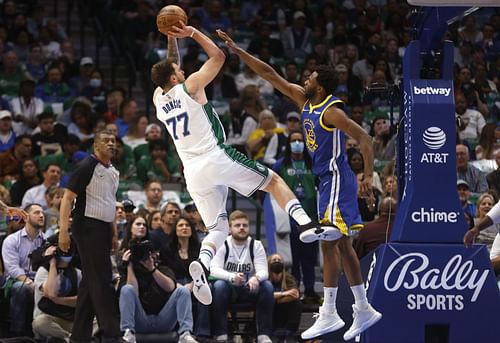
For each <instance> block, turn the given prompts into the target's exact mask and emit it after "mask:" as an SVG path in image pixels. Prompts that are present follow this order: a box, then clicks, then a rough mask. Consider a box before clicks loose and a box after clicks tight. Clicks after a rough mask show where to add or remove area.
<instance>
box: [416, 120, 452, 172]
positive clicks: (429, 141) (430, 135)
mask: <svg viewBox="0 0 500 343" xmlns="http://www.w3.org/2000/svg"><path fill="white" fill-rule="evenodd" d="M422 140H423V142H424V144H425V146H426V147H428V148H429V149H431V150H438V149H441V148H442V147H443V146H444V145H445V143H446V133H444V131H443V130H442V129H441V128H439V127H437V126H431V127H428V128H427V129H426V130H425V131H424V134H423V136H422ZM447 160H448V153H442V152H424V153H423V154H422V157H421V158H420V163H446V161H447Z"/></svg>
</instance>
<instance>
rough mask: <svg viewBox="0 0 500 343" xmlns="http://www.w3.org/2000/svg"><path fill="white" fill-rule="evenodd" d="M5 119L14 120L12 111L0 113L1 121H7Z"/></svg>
mask: <svg viewBox="0 0 500 343" xmlns="http://www.w3.org/2000/svg"><path fill="white" fill-rule="evenodd" d="M5 118H11V119H12V114H11V113H10V111H7V110H2V111H0V119H5Z"/></svg>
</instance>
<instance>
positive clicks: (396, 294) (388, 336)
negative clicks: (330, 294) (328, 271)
mask: <svg viewBox="0 0 500 343" xmlns="http://www.w3.org/2000/svg"><path fill="white" fill-rule="evenodd" d="M363 264H364V268H363V270H364V271H365V275H364V279H365V280H366V286H367V289H368V299H369V300H370V303H372V304H373V305H374V307H375V308H377V309H378V310H379V311H380V312H381V313H383V315H384V316H383V318H382V320H381V321H380V322H379V323H377V325H375V326H373V327H372V328H370V329H369V330H367V331H366V333H365V334H363V340H362V341H363V342H371V343H375V342H380V343H390V342H394V343H401V342H405V343H411V342H415V343H417V342H418V343H422V342H426V341H427V339H426V335H434V337H436V335H437V336H439V337H440V338H441V339H443V340H440V341H439V342H453V343H460V342H464V343H466V342H469V343H470V342H495V341H498V334H497V333H495V332H494V330H492V329H491V328H494V327H496V325H497V324H498V318H500V292H499V291H498V287H497V284H496V282H495V278H494V274H493V273H492V272H491V265H490V263H489V259H488V251H487V249H486V247H485V246H484V245H474V246H473V247H472V248H465V247H464V246H463V245H460V244H408V243H388V244H384V245H382V246H380V247H379V248H378V249H377V250H376V252H375V253H374V254H373V255H372V257H371V258H370V259H366V260H363ZM446 338H447V339H446Z"/></svg>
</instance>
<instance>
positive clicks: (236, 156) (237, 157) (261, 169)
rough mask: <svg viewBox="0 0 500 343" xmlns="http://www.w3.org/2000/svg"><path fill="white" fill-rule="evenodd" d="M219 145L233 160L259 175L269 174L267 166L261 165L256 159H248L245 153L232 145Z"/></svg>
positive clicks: (265, 175)
mask: <svg viewBox="0 0 500 343" xmlns="http://www.w3.org/2000/svg"><path fill="white" fill-rule="evenodd" d="M220 147H221V148H222V149H223V150H224V152H225V153H226V155H227V156H228V157H229V158H230V159H231V160H233V161H234V162H236V163H238V164H240V165H242V166H244V167H245V168H247V169H250V170H252V171H254V172H256V173H257V174H259V175H261V176H264V177H267V175H268V174H269V170H268V168H267V167H265V166H263V165H262V164H260V163H259V162H257V161H254V160H251V159H249V158H248V157H247V156H246V155H244V154H242V153H241V152H239V151H238V150H236V149H235V148H233V147H232V146H228V145H225V144H221V145H220Z"/></svg>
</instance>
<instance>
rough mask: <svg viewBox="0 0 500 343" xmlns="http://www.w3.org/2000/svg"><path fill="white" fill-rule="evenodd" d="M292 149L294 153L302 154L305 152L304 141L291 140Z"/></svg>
mask: <svg viewBox="0 0 500 343" xmlns="http://www.w3.org/2000/svg"><path fill="white" fill-rule="evenodd" d="M290 150H291V151H292V153H293V154H300V153H303V152H304V142H302V141H293V142H290Z"/></svg>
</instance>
